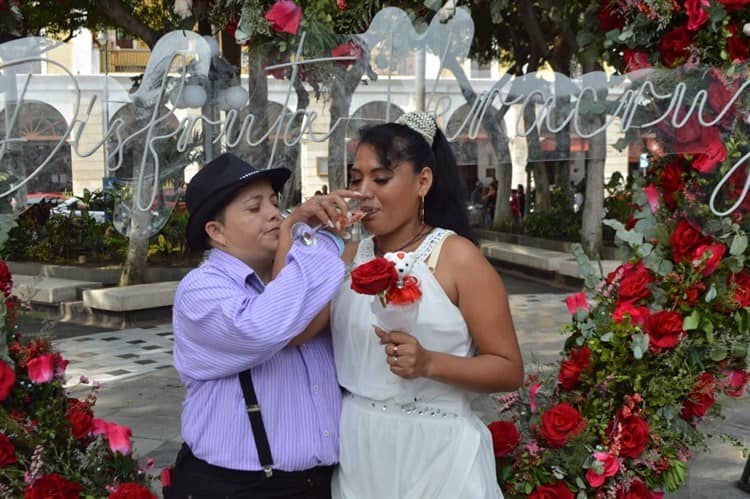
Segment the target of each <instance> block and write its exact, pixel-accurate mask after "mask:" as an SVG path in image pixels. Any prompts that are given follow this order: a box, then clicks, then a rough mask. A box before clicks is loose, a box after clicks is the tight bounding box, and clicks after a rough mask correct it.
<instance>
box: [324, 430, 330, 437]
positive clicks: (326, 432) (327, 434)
mask: <svg viewBox="0 0 750 499" xmlns="http://www.w3.org/2000/svg"><path fill="white" fill-rule="evenodd" d="M323 436H324V437H326V438H328V437H330V436H331V434H330V433H329V432H328V431H324V432H323Z"/></svg>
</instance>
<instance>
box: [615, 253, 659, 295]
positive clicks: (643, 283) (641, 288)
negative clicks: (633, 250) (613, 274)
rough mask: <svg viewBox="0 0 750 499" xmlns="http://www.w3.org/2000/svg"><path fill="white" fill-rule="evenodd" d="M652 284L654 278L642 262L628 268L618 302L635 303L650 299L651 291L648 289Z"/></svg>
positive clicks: (625, 271)
mask: <svg viewBox="0 0 750 499" xmlns="http://www.w3.org/2000/svg"><path fill="white" fill-rule="evenodd" d="M652 282H654V278H653V277H652V276H651V272H649V270H648V269H647V268H646V266H645V265H643V263H642V262H638V263H637V264H636V265H631V266H630V267H627V268H626V269H625V270H624V272H623V277H622V280H621V281H620V289H619V291H618V294H617V302H618V303H623V302H626V301H627V302H631V303H635V302H637V301H639V300H642V299H644V298H648V297H649V296H651V290H649V289H648V285H649V284H651V283H652Z"/></svg>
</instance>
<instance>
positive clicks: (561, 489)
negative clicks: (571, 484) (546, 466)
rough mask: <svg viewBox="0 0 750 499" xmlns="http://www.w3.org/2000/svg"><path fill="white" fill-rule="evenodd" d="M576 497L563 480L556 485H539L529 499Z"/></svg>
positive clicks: (570, 498) (569, 498)
mask: <svg viewBox="0 0 750 499" xmlns="http://www.w3.org/2000/svg"><path fill="white" fill-rule="evenodd" d="M574 497H575V496H573V493H572V492H571V491H570V489H569V488H568V486H567V485H565V482H563V481H562V480H558V481H557V482H555V483H554V485H539V486H538V487H537V488H535V489H534V490H533V491H532V492H531V494H529V499H573V498H574Z"/></svg>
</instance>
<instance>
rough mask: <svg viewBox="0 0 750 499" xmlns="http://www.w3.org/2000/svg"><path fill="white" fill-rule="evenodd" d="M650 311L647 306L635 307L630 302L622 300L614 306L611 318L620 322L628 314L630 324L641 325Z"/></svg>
mask: <svg viewBox="0 0 750 499" xmlns="http://www.w3.org/2000/svg"><path fill="white" fill-rule="evenodd" d="M650 313H651V312H649V310H648V307H636V306H635V305H633V304H632V303H630V302H623V303H618V304H617V305H616V306H615V310H614V312H613V313H612V318H613V319H614V321H615V322H616V323H618V324H620V323H622V321H624V320H625V317H626V316H628V317H630V323H631V324H632V325H634V326H643V324H644V323H645V322H646V319H647V318H648V316H649V314H650Z"/></svg>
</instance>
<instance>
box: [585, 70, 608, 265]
mask: <svg viewBox="0 0 750 499" xmlns="http://www.w3.org/2000/svg"><path fill="white" fill-rule="evenodd" d="M584 67H585V70H586V72H587V74H591V75H592V80H593V83H594V84H593V85H591V86H593V87H594V88H597V100H599V101H600V102H601V101H603V100H605V99H606V97H607V87H606V77H605V76H604V75H603V74H602V75H601V76H602V80H601V82H600V83H602V82H603V85H596V83H597V82H596V76H595V75H593V74H592V73H591V72H592V71H594V70H598V69H600V68H599V66H598V65H597V64H595V63H586V64H585V66H584ZM583 84H584V85H587V83H586V79H585V78H584V83H583ZM587 95H589V96H590V95H591V94H590V93H589V94H587ZM589 98H590V97H589ZM606 118H607V117H606V116H604V115H602V114H594V115H592V116H590V117H589V118H588V119H587V120H586V123H587V124H588V128H587V129H585V130H595V129H598V128H600V127H602V126H603V125H604V122H605V120H606ZM589 143H590V147H589V155H588V161H587V162H586V193H585V197H584V200H583V203H584V204H583V225H582V228H581V243H582V244H583V250H584V251H585V252H586V254H587V255H588V256H589V258H592V259H593V258H600V256H601V250H602V219H603V218H604V165H605V163H606V158H607V132H606V130H603V131H602V132H601V133H598V134H596V135H594V136H593V137H591V139H589Z"/></svg>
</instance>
